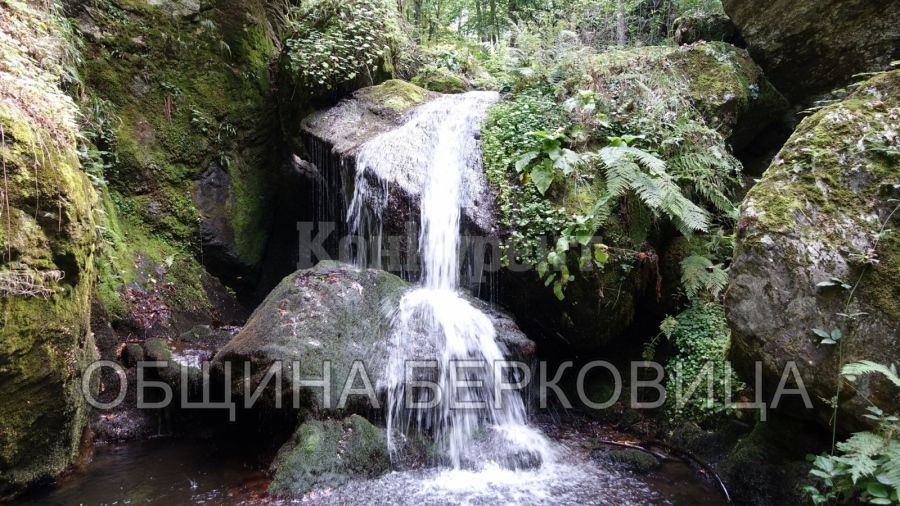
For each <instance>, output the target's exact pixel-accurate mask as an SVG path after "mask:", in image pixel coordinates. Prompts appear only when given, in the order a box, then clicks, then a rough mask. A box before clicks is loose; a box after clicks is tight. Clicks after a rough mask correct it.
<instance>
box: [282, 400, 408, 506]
mask: <svg viewBox="0 0 900 506" xmlns="http://www.w3.org/2000/svg"><path fill="white" fill-rule="evenodd" d="M389 463H390V461H389V458H388V454H387V444H386V442H385V437H384V432H383V430H382V429H379V428H377V427H375V426H373V425H372V424H370V423H369V422H368V421H367V420H366V419H365V418H362V417H361V416H359V415H352V416H350V417H349V418H346V419H344V420H323V421H320V420H313V421H309V422H306V423H304V424H303V425H301V426H300V427H299V428H298V429H297V431H296V432H294V435H293V436H291V439H290V440H289V441H288V442H287V443H285V444H284V445H283V446H282V447H281V449H280V450H279V451H278V455H277V456H276V457H275V461H274V462H273V463H272V470H273V471H274V473H275V476H274V477H273V479H272V483H271V485H270V486H269V493H271V494H273V495H275V496H278V497H293V498H296V499H300V498H301V497H303V495H304V494H306V493H307V492H310V491H312V490H314V489H324V488H334V487H339V486H341V485H343V484H345V483H347V482H349V481H350V480H353V479H365V478H374V477H376V476H379V475H381V474H383V473H384V472H386V471H387V469H388V465H389Z"/></svg>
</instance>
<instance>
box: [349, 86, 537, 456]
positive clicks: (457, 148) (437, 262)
mask: <svg viewBox="0 0 900 506" xmlns="http://www.w3.org/2000/svg"><path fill="white" fill-rule="evenodd" d="M497 99H498V96H497V94H496V93H491V92H471V93H466V94H463V95H448V96H444V97H441V98H439V99H436V100H434V101H432V102H430V103H427V104H425V105H423V106H421V107H419V108H418V109H417V110H415V111H414V112H413V114H412V116H411V117H410V118H409V119H408V120H407V122H406V123H405V124H404V125H403V126H402V127H400V128H398V129H395V130H392V131H391V132H388V133H386V134H383V135H381V136H379V137H376V138H374V139H372V140H370V141H368V142H367V143H366V144H365V145H363V146H362V147H361V149H360V152H359V153H358V156H357V174H356V178H355V187H354V193H353V198H352V200H351V203H350V205H349V212H348V218H347V219H348V223H349V224H350V228H351V232H356V233H359V234H366V233H373V232H375V233H378V234H380V230H378V229H377V224H379V223H381V213H382V212H383V211H384V210H385V208H386V205H387V198H388V190H389V189H388V187H387V182H388V181H390V182H391V184H396V185H400V186H401V187H402V189H403V190H404V191H406V192H407V193H409V194H412V195H419V196H420V209H421V219H420V220H421V221H420V223H421V228H420V236H419V255H420V260H421V269H422V278H421V280H422V281H421V284H420V286H419V287H418V288H416V289H414V290H412V291H410V292H409V293H407V294H406V295H405V296H404V297H403V299H402V300H401V301H400V304H399V307H398V308H397V309H396V310H395V312H394V314H393V315H392V317H393V331H394V345H395V353H393V354H392V356H391V358H390V360H389V364H388V371H387V374H386V378H387V379H386V384H384V385H382V387H384V388H386V389H387V391H388V408H387V422H388V428H389V430H388V445H389V447H390V449H391V450H392V451H395V450H396V449H397V443H398V441H397V439H398V438H400V439H403V438H404V437H405V436H406V435H408V434H411V433H419V434H429V435H430V436H431V437H433V438H434V440H435V441H436V442H437V444H438V445H439V448H440V450H441V452H442V453H443V458H444V459H445V461H446V462H447V463H448V464H450V465H451V466H452V467H453V468H456V469H459V468H461V467H466V468H469V469H471V468H480V467H483V466H487V465H497V464H498V463H500V464H501V465H503V466H505V467H508V468H519V467H535V466H536V465H540V463H541V462H543V463H545V464H546V463H548V461H549V460H552V451H551V448H550V446H549V444H548V443H547V441H546V439H545V438H544V437H543V436H542V435H541V434H540V433H539V432H538V431H536V430H534V429H532V428H531V427H529V426H528V425H527V423H526V413H525V406H524V403H523V401H522V398H521V396H520V395H519V394H518V393H516V394H515V395H502V396H498V395H497V394H496V392H495V386H498V383H497V382H500V381H502V382H504V383H510V380H509V379H508V378H507V376H506V375H507V374H508V373H509V371H510V369H509V368H498V367H495V365H497V364H500V363H502V362H503V361H504V360H505V356H506V355H507V350H506V349H505V347H504V346H503V345H502V344H501V343H499V342H498V341H497V339H496V331H495V329H494V327H493V324H492V323H491V321H490V320H489V319H488V317H487V316H486V315H484V314H483V313H482V312H481V311H479V310H477V309H475V308H474V307H472V306H471V305H470V304H469V303H468V302H467V301H466V300H465V299H464V298H463V297H462V296H461V295H460V293H458V290H459V272H460V264H459V251H460V214H461V211H460V209H461V208H465V206H470V205H475V204H474V202H473V199H474V196H475V195H477V194H478V193H479V192H480V191H482V188H484V186H485V185H486V182H485V180H484V175H483V171H482V167H481V151H480V147H479V145H478V132H479V129H480V125H481V121H482V120H483V118H484V115H485V111H486V109H487V107H488V106H490V105H491V104H492V103H494V102H495V101H496V100H497ZM373 223H374V224H376V226H374V227H373V226H372V224H373ZM375 242H379V241H378V240H377V239H376V240H375ZM371 253H372V254H373V255H375V256H376V257H377V256H378V255H379V253H378V251H377V249H376V250H374V251H372V252H371ZM367 260H368V263H369V266H371V265H372V263H373V262H371V260H372V258H368V259H366V258H363V259H362V261H363V262H366V261H367ZM423 340H424V342H425V344H424V346H423V345H422V341H423ZM423 347H424V348H426V349H428V350H429V351H430V352H431V356H427V355H428V354H425V355H426V356H425V357H423V353H422V348H423ZM423 358H425V359H431V360H432V361H433V360H434V359H436V361H437V363H436V364H433V363H432V364H428V365H436V367H432V368H431V369H430V370H431V372H432V374H430V375H427V374H426V375H425V378H426V379H428V380H429V381H431V382H433V384H436V385H437V386H438V389H437V391H435V389H434V388H433V387H431V388H416V389H411V390H410V386H409V385H407V383H406V381H407V380H408V379H410V377H416V378H419V377H418V376H412V373H415V372H416V369H412V368H411V365H412V362H411V361H415V360H420V361H421V360H422V359H423ZM419 365H420V366H422V364H419ZM420 368H423V369H425V370H429V367H428V366H424V367H420ZM420 380H421V378H420ZM498 397H499V399H498ZM495 401H496V402H495Z"/></svg>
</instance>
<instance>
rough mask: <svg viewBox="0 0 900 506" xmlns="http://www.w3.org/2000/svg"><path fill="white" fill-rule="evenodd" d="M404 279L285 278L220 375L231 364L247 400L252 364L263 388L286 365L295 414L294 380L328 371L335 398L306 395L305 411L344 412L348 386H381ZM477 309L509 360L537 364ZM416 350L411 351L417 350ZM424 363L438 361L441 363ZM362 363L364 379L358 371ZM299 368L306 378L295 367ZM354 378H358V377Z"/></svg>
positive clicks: (328, 272) (356, 400)
mask: <svg viewBox="0 0 900 506" xmlns="http://www.w3.org/2000/svg"><path fill="white" fill-rule="evenodd" d="M407 288H408V285H407V283H406V282H404V281H403V280H401V279H400V278H399V277H397V276H395V275H393V274H391V273H389V272H386V271H382V270H376V269H355V268H353V267H351V266H349V265H344V264H339V263H336V262H332V261H323V262H319V264H318V265H316V266H315V267H314V268H312V269H307V270H301V271H297V272H296V273H294V274H291V275H290V276H288V277H286V278H285V279H284V281H282V282H281V284H280V285H278V287H276V288H275V290H273V291H272V293H271V294H269V296H268V297H267V298H266V300H265V301H264V302H263V304H262V305H261V306H260V307H259V308H257V310H256V311H255V312H254V313H253V315H252V316H251V317H250V320H249V321H248V322H247V324H246V325H245V326H244V328H243V329H242V330H241V332H240V333H239V334H238V335H237V336H236V337H235V338H234V339H233V340H232V341H231V342H229V343H228V344H227V345H225V346H224V347H223V348H222V349H221V351H219V353H218V354H217V355H216V357H215V359H214V360H213V363H212V369H213V373H214V374H215V375H217V376H219V377H222V374H223V371H224V367H225V363H226V362H231V364H232V387H233V390H232V391H233V393H234V394H236V395H243V393H244V389H245V385H244V377H243V374H244V367H245V366H244V364H245V363H250V364H251V374H252V377H251V378H250V384H251V385H253V388H254V389H255V388H256V385H259V384H260V382H261V380H262V378H263V377H264V376H265V374H266V372H267V371H268V370H269V368H270V367H271V366H272V365H273V364H275V363H276V362H277V361H281V362H282V364H283V371H284V378H283V384H284V385H285V388H284V390H283V391H282V395H283V406H291V407H294V406H293V395H294V391H293V389H292V385H291V378H292V375H298V374H299V376H296V377H298V378H299V379H301V380H317V379H320V378H322V377H323V371H324V367H325V366H324V364H325V363H326V362H328V363H329V364H330V365H329V367H330V376H331V386H330V389H329V390H330V398H329V399H328V402H327V403H326V399H325V397H324V390H323V388H321V387H301V388H300V390H299V392H298V394H299V395H300V402H301V404H300V405H298V406H296V407H297V408H300V409H309V410H311V411H314V412H323V411H325V412H327V411H328V410H329V409H330V410H337V409H338V408H339V406H340V405H341V404H340V398H341V394H342V392H343V390H344V388H345V385H346V382H347V381H348V379H355V382H354V383H353V385H352V387H353V388H357V389H358V388H362V387H361V385H363V374H365V377H366V378H367V379H368V380H369V382H370V384H371V386H373V387H377V386H378V385H379V384H381V383H382V378H383V376H384V371H385V368H386V364H387V360H388V357H389V356H390V353H391V350H392V348H393V346H394V344H393V342H392V341H391V339H390V337H391V320H390V317H389V312H390V311H391V309H392V308H395V307H396V305H397V302H399V300H400V298H401V297H402V296H403V293H404V292H405V291H406V290H407ZM472 302H473V303H474V304H478V306H477V307H479V309H481V310H482V311H484V312H485V313H486V314H487V315H488V317H489V318H490V319H491V320H492V321H493V323H494V326H495V328H496V330H497V338H498V340H500V341H501V342H502V343H503V344H505V345H506V347H507V349H508V350H510V355H511V356H512V357H515V358H519V359H523V360H531V359H532V358H533V356H534V345H533V343H532V342H531V341H529V340H528V339H527V338H526V337H525V336H524V335H523V334H522V333H521V331H519V330H518V328H517V327H516V326H515V324H514V323H513V322H512V320H511V319H510V318H509V317H508V316H505V315H504V314H502V313H500V312H498V311H496V310H492V309H490V308H488V307H487V305H486V304H481V303H478V302H475V301H472ZM408 346H410V347H412V348H415V349H424V350H428V349H430V347H429V346H427V345H423V344H422V343H410V344H408ZM412 348H411V349H412ZM424 358H434V355H431V356H429V357H424ZM355 362H359V363H360V364H361V365H362V366H363V368H364V369H365V370H364V372H363V371H361V370H357V371H355V372H354V371H353V369H354V363H355ZM297 363H299V368H300V369H299V371H295V370H293V369H292V367H293V366H294V365H295V364H297ZM351 372H353V374H352V375H351ZM366 400H367V399H366V398H365V396H358V395H354V396H351V397H349V398H348V399H347V403H346V404H345V405H344V406H343V408H344V409H343V411H353V410H355V409H356V408H357V407H362V406H366V405H367V404H368V403H367V402H366ZM261 402H263V403H264V406H266V407H271V406H272V405H273V403H274V402H275V398H274V386H273V385H272V384H269V385H268V386H267V388H266V390H265V392H264V394H263V396H262V398H261Z"/></svg>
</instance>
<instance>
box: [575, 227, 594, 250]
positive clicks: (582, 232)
mask: <svg viewBox="0 0 900 506" xmlns="http://www.w3.org/2000/svg"><path fill="white" fill-rule="evenodd" d="M593 236H594V233H593V232H591V231H590V230H588V229H586V228H580V229H578V231H576V232H575V240H576V241H578V244H580V245H582V246H587V243H589V242H591V237H593Z"/></svg>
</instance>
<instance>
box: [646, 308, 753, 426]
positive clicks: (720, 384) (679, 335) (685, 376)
mask: <svg viewBox="0 0 900 506" xmlns="http://www.w3.org/2000/svg"><path fill="white" fill-rule="evenodd" d="M674 319H675V323H676V324H675V325H673V324H672V322H671V321H669V320H668V319H667V320H664V322H663V323H664V324H666V328H662V327H661V329H662V331H663V333H665V332H666V331H668V332H670V334H669V335H671V338H672V339H674V343H675V349H676V352H675V356H674V357H672V359H671V360H670V361H669V363H668V364H667V365H666V369H667V377H669V378H678V377H680V384H681V385H680V387H681V391H682V392H684V393H686V390H687V389H688V387H689V386H690V385H692V384H693V383H694V382H699V383H698V386H697V388H696V390H695V391H694V392H693V395H692V397H691V399H690V400H688V401H687V402H686V403H684V405H678V404H677V398H678V390H679V381H677V380H676V381H671V380H670V381H668V382H667V383H666V398H667V399H668V400H667V402H668V405H669V408H668V409H669V412H670V414H671V415H672V417H673V418H675V419H687V420H693V421H696V422H702V421H704V420H706V419H708V418H710V417H711V416H713V415H714V414H716V413H719V412H723V411H726V412H727V411H729V410H731V409H732V408H731V406H730V405H726V404H725V403H724V402H723V401H722V399H725V398H726V393H727V397H728V398H733V397H734V395H733V394H734V393H735V392H737V391H739V390H742V389H743V388H744V385H743V384H742V383H741V382H740V381H739V380H738V379H737V377H736V376H735V375H734V373H733V372H732V371H731V369H730V367H726V352H727V350H728V346H729V344H730V341H731V331H730V330H729V328H728V324H727V322H726V321H725V308H724V306H722V304H720V303H718V302H706V301H704V300H702V299H697V298H693V299H691V303H690V305H689V306H688V308H687V309H685V310H684V311H682V312H681V313H679V314H678V315H677V316H675V318H674ZM710 377H711V378H712V384H713V395H712V396H711V397H710V396H709V395H708V394H709V392H708V389H707V381H705V380H708V379H709V378H710Z"/></svg>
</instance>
